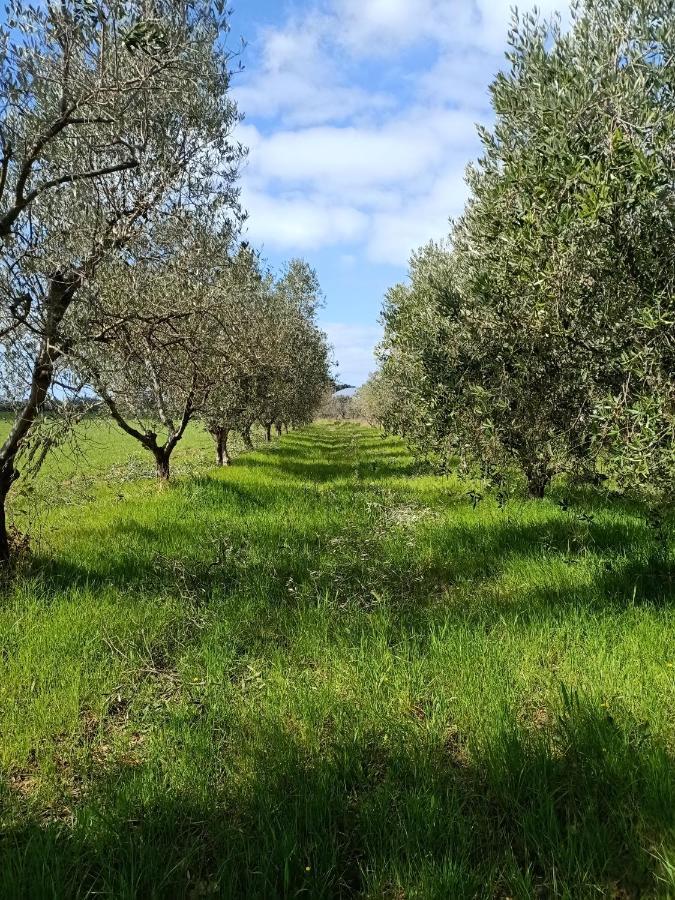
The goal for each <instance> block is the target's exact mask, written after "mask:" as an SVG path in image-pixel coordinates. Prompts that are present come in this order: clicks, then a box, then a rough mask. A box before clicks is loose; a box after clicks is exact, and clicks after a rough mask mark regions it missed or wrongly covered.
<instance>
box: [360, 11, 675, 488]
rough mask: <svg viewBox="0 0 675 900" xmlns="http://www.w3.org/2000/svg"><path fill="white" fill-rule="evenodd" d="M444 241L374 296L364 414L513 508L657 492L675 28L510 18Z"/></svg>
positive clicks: (674, 280)
mask: <svg viewBox="0 0 675 900" xmlns="http://www.w3.org/2000/svg"><path fill="white" fill-rule="evenodd" d="M509 44H510V48H509V53H508V54H507V60H508V63H509V68H508V70H507V71H506V72H504V73H502V74H499V75H498V76H497V78H496V79H495V81H494V83H493V84H492V87H491V96H492V104H493V108H494V113H495V125H494V127H493V129H492V130H491V131H488V130H481V132H480V135H481V140H482V144H483V155H482V156H481V158H480V159H479V160H478V162H477V163H476V164H475V165H473V166H472V167H470V169H469V171H468V185H469V188H470V198H469V200H468V203H467V206H466V209H465V212H464V214H463V215H462V217H461V218H460V219H459V220H458V221H457V222H455V223H454V225H453V229H452V232H451V235H450V239H449V240H448V241H447V242H446V243H441V244H430V245H429V246H427V247H425V248H424V249H422V250H421V251H419V252H418V253H417V254H416V255H415V256H414V257H413V259H412V262H411V270H410V281H409V283H408V284H405V285H398V286H396V287H395V288H393V289H392V290H391V291H390V292H389V294H388V296H387V299H386V303H385V308H384V313H383V318H384V324H385V338H384V343H383V345H382V348H381V353H382V365H381V371H380V372H379V373H378V375H377V378H376V380H375V381H374V382H373V383H371V384H370V385H369V386H368V388H367V392H369V396H370V398H371V400H372V399H373V398H374V399H375V401H376V404H375V405H376V406H377V408H378V413H377V416H378V417H379V418H380V419H381V420H382V421H383V422H384V423H385V424H386V426H387V427H389V428H391V429H392V430H395V431H398V432H400V433H403V434H404V435H407V436H408V438H409V439H410V441H411V443H412V444H413V446H414V447H415V448H416V450H417V451H418V453H419V454H420V455H421V456H424V457H426V458H429V459H432V460H433V461H435V462H436V463H438V464H440V465H442V464H444V463H445V462H446V461H448V460H450V459H452V458H455V459H456V458H457V457H459V458H460V459H462V460H463V461H464V462H465V463H466V464H467V465H469V466H471V467H474V468H475V467H478V466H480V467H481V468H482V470H483V471H484V472H485V473H486V474H488V475H492V476H493V477H500V476H502V475H503V474H504V473H505V472H506V471H507V470H508V469H510V468H514V467H517V468H519V469H520V470H521V471H522V472H524V474H525V476H526V478H527V482H528V485H529V490H530V493H531V494H532V495H534V496H542V495H543V493H544V491H545V489H546V487H547V485H548V484H549V482H550V480H551V478H552V477H553V476H555V475H556V474H558V473H561V472H570V471H573V472H575V473H577V474H580V475H585V476H588V477H593V478H598V477H604V476H607V475H611V476H613V477H615V478H617V479H620V480H622V481H623V482H624V483H626V484H637V483H642V484H649V485H651V486H653V487H657V488H660V489H664V490H666V491H672V490H673V483H674V481H673V476H674V475H675V450H674V439H675V254H674V253H673V246H674V239H675V183H674V181H673V172H675V16H674V15H673V5H672V3H671V2H670V0H630V2H629V0H580V2H578V3H576V4H575V5H574V7H573V10H572V26H571V28H570V30H569V31H568V32H567V33H563V32H562V31H561V29H560V27H559V25H558V24H557V22H556V21H555V20H554V21H553V22H548V23H542V22H541V21H539V19H538V18H537V17H536V16H535V15H529V16H525V17H524V18H522V19H520V20H518V19H515V20H514V25H513V28H512V30H511V32H510V35H509Z"/></svg>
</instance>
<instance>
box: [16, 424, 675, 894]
mask: <svg viewBox="0 0 675 900" xmlns="http://www.w3.org/2000/svg"><path fill="white" fill-rule="evenodd" d="M105 434H107V435H108V437H107V438H105V439H104V435H105ZM129 447H130V445H129V444H128V443H127V442H126V441H125V440H124V439H122V438H121V437H119V436H118V434H117V432H114V431H108V430H107V427H106V426H104V425H103V424H101V423H99V424H97V425H95V426H93V431H92V433H91V434H90V435H89V438H88V439H87V440H85V442H84V447H83V452H84V454H85V458H86V460H87V466H86V469H85V470H84V471H83V472H82V474H79V475H78V474H76V469H75V467H74V465H73V467H72V468H71V469H70V470H67V471H65V470H63V469H61V470H57V468H55V467H56V465H57V463H56V462H53V463H50V464H49V465H50V468H49V469H48V470H47V471H45V473H43V476H42V478H41V479H40V480H39V481H38V483H37V484H36V485H35V488H34V490H35V494H34V495H33V497H47V498H48V499H49V511H48V512H47V513H46V514H40V515H36V514H35V513H34V512H33V514H31V513H30V509H29V503H30V502H31V501H30V498H28V499H26V498H24V499H23V500H21V501H20V502H18V503H17V521H19V523H21V522H23V521H25V520H27V519H30V520H31V522H32V523H33V526H34V532H33V533H34V535H35V536H36V537H35V538H34V541H33V545H32V552H31V555H30V557H29V559H28V560H27V561H26V562H25V563H24V564H23V567H22V569H21V571H20V574H19V576H18V578H17V581H16V582H15V584H14V585H13V586H12V587H11V588H9V589H7V591H6V592H5V595H4V598H3V599H2V602H1V606H0V648H1V656H0V667H1V672H0V734H1V735H2V739H1V742H0V744H1V746H0V769H1V771H2V781H1V784H0V815H1V820H2V837H1V838H0V896H2V897H3V898H15V897H26V898H31V900H33V898H43V897H50V898H51V897H59V898H61V897H62V898H71V897H114V898H155V897H166V898H182V897H186V898H194V897H210V896H213V897H226V898H227V897H236V898H261V900H262V898H275V897H288V898H290V897H308V898H328V897H345V898H347V897H367V898H391V900H404V898H424V900H426V898H439V900H448V898H465V897H466V898H473V897H480V898H483V897H484V898H507V897H512V898H518V900H520V898H529V897H532V898H535V897H564V898H574V900H576V898H586V897H589V898H591V897H595V898H597V897H599V896H600V897H614V898H617V900H618V898H630V897H636V898H637V897H641V898H648V897H675V766H674V764H673V763H674V760H675V614H674V611H673V601H674V600H675V564H674V562H673V540H672V539H673V528H672V521H671V522H666V523H665V524H662V525H661V527H655V526H654V525H653V523H652V524H650V523H649V522H648V521H647V519H646V517H645V513H644V511H643V510H641V509H640V508H639V507H637V506H630V505H627V504H624V503H621V502H620V501H618V500H614V501H611V502H610V501H608V500H606V499H603V498H602V497H601V496H599V495H594V494H591V493H582V492H577V493H576V494H574V495H570V494H569V493H568V494H565V499H566V503H565V506H566V507H567V508H565V509H563V508H561V506H560V505H558V504H557V503H556V500H558V499H560V498H561V497H562V496H563V494H562V489H559V490H560V491H561V493H560V495H559V496H558V495H556V494H555V493H554V494H553V495H552V497H551V498H550V499H547V500H545V501H542V502H525V501H518V500H512V501H510V502H509V503H507V504H506V506H505V507H504V508H500V507H499V505H498V504H497V503H496V502H495V501H494V500H493V499H491V498H489V497H488V498H486V499H484V500H482V501H481V502H480V503H478V505H477V506H476V507H475V508H474V505H473V502H472V498H471V497H470V496H469V491H470V488H471V485H469V484H467V483H466V482H462V481H461V480H459V479H455V478H434V477H420V476H418V475H415V474H414V471H413V468H412V466H411V461H410V459H409V458H408V456H407V455H406V452H405V450H404V448H403V446H402V445H401V444H400V443H399V442H398V441H397V440H394V439H383V438H382V437H381V436H380V435H379V434H378V433H377V432H375V431H372V430H369V429H367V428H365V427H360V426H353V425H342V426H329V425H318V426H314V427H312V428H308V429H305V430H302V431H299V432H294V433H292V434H290V435H288V436H287V437H285V438H283V439H282V440H281V441H279V442H276V443H275V444H274V445H273V446H272V447H270V448H267V449H265V450H261V451H260V452H256V453H253V454H249V455H246V456H243V457H240V458H239V459H238V460H237V462H236V464H235V465H234V466H233V467H232V468H231V469H229V470H227V471H220V472H217V471H215V470H213V469H210V468H209V465H210V462H209V461H210V454H211V449H210V446H209V443H208V440H207V439H206V438H205V436H203V435H201V434H199V432H197V431H195V432H194V433H193V435H192V436H191V437H190V438H189V440H188V442H187V443H186V444H185V446H184V447H183V448H182V450H181V453H182V454H183V457H182V462H181V459H180V458H179V460H178V465H177V467H176V468H177V472H178V474H179V477H178V478H177V479H176V480H175V482H174V483H173V484H172V485H171V486H170V487H168V488H166V489H163V490H162V489H159V488H158V487H157V486H156V485H155V484H154V483H153V481H152V480H151V479H148V478H142V477H139V476H140V475H143V474H145V473H146V472H149V471H150V468H151V466H150V462H151V461H149V460H148V462H147V463H146V462H143V463H142V464H140V467H139V463H138V462H131V463H127V462H126V461H125V460H127V459H129ZM61 465H65V464H64V463H62V464H61ZM113 465H114V466H115V469H114V471H113V472H112V473H111V467H112V466H113ZM66 468H67V467H66ZM193 468H194V470H195V471H194V474H190V471H191V470H192V469H193ZM124 473H126V474H124ZM111 474H112V476H113V477H109V476H110V475H111ZM121 475H124V478H123V479H122V480H121V479H120V476H121ZM32 503H33V506H35V500H34V499H33V500H32Z"/></svg>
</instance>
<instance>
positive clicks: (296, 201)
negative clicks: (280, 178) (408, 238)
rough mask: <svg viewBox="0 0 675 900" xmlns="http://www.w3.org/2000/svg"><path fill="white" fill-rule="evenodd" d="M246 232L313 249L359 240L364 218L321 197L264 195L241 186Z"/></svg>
mask: <svg viewBox="0 0 675 900" xmlns="http://www.w3.org/2000/svg"><path fill="white" fill-rule="evenodd" d="M243 199H244V205H245V207H246V209H247V210H248V212H249V221H248V223H247V233H248V235H249V236H250V238H252V239H253V241H254V242H256V243H259V244H262V245H264V246H266V247H274V248H281V249H288V250H293V249H298V250H316V249H318V248H319V247H323V246H327V245H331V244H342V243H352V242H354V241H357V240H360V239H363V238H364V236H365V234H366V231H367V228H368V217H367V216H366V215H365V213H363V212H361V211H360V210H358V209H356V208H354V207H351V206H346V205H341V204H337V203H335V202H332V201H330V200H328V199H326V198H325V197H322V196H312V195H304V194H298V193H284V194H281V195H276V194H275V195H273V194H268V193H265V192H261V191H256V190H250V189H246V188H245V189H244V195H243Z"/></svg>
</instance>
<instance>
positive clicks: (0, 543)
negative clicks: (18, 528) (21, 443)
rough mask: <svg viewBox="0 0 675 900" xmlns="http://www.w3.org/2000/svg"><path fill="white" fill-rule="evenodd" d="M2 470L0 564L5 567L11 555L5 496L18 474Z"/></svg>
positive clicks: (0, 476)
mask: <svg viewBox="0 0 675 900" xmlns="http://www.w3.org/2000/svg"><path fill="white" fill-rule="evenodd" d="M7 472H8V470H7V469H4V470H3V472H2V474H1V475H0V564H2V565H6V564H7V563H8V562H9V560H10V558H11V555H12V548H11V546H10V542H9V534H8V532H7V513H6V510H5V505H6V500H7V495H8V494H9V489H10V488H11V486H12V483H13V482H14V481H15V480H16V478H17V477H18V473H17V472H15V471H14V469H13V468H11V472H10V473H9V474H7Z"/></svg>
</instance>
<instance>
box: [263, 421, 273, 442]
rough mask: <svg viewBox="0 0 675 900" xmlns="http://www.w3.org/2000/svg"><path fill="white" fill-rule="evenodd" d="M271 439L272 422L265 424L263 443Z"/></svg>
mask: <svg viewBox="0 0 675 900" xmlns="http://www.w3.org/2000/svg"><path fill="white" fill-rule="evenodd" d="M271 440H272V424H271V423H270V424H268V425H265V443H266V444H269V442H270V441H271Z"/></svg>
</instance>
